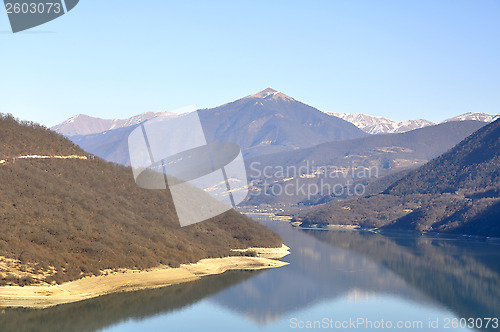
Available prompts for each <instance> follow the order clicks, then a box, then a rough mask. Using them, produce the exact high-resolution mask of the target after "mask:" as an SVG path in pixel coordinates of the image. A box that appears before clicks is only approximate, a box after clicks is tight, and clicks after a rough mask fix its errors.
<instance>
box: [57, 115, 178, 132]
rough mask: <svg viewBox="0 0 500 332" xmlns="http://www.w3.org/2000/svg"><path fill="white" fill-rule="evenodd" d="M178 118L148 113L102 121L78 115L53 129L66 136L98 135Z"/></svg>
mask: <svg viewBox="0 0 500 332" xmlns="http://www.w3.org/2000/svg"><path fill="white" fill-rule="evenodd" d="M160 115H162V116H167V117H176V116H178V114H176V113H172V112H146V113H141V114H139V115H136V116H133V117H130V118H127V119H101V118H97V117H92V116H89V115H85V114H77V115H75V116H73V117H71V118H69V119H68V120H66V121H64V122H62V123H60V124H58V125H56V126H54V127H52V128H51V129H52V130H54V131H56V132H58V133H60V134H62V135H65V136H76V135H89V134H97V133H101V132H104V131H108V130H112V129H117V128H123V127H128V126H133V125H136V124H139V123H141V122H144V121H146V120H149V119H152V118H155V117H157V116H160Z"/></svg>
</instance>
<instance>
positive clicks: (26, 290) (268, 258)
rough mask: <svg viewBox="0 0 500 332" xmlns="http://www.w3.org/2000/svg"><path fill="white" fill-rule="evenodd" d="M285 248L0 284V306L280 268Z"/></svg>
mask: <svg viewBox="0 0 500 332" xmlns="http://www.w3.org/2000/svg"><path fill="white" fill-rule="evenodd" d="M288 249H289V248H288V247H286V246H285V245H283V246H282V247H281V248H249V249H244V250H241V249H239V250H234V251H238V252H245V251H252V252H254V253H255V254H256V257H247V256H230V257H224V258H209V259H202V260H201V261H199V262H197V263H195V264H183V265H181V266H180V267H179V268H169V267H157V268H154V269H149V270H147V271H133V270H127V271H124V272H120V273H113V274H108V275H105V276H98V277H86V278H82V279H79V280H75V281H71V282H67V283H64V284H61V285H47V286H25V287H20V286H3V287H0V307H26V308H47V307H51V306H54V305H58V304H63V303H71V302H77V301H82V300H86V299H90V298H93V297H97V296H101V295H105V294H109V293H114V292H121V291H134V290H140V289H146V288H158V287H165V286H170V285H174V284H179V283H183V282H188V281H193V280H197V279H200V278H201V277H204V276H207V275H214V274H220V273H223V272H225V271H228V270H260V269H268V268H273V267H280V266H284V265H287V264H288V263H286V262H282V261H280V260H278V259H280V258H282V257H284V256H286V255H288V254H289V251H288Z"/></svg>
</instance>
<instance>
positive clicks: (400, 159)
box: [246, 121, 485, 206]
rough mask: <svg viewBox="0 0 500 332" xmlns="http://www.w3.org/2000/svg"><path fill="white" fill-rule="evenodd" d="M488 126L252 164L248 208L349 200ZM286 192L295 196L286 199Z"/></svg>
mask: <svg viewBox="0 0 500 332" xmlns="http://www.w3.org/2000/svg"><path fill="white" fill-rule="evenodd" d="M484 125H485V123H484V122H479V121H460V122H448V123H442V124H439V125H434V126H429V127H425V128H420V129H415V130H412V131H408V132H405V133H399V134H385V135H372V136H368V137H363V138H358V139H353V140H346V141H340V142H328V143H323V144H320V145H317V146H314V147H311V148H306V149H300V150H295V151H288V152H282V153H277V154H273V155H264V156H257V157H254V158H247V160H246V162H247V165H248V170H247V174H248V176H249V179H250V182H251V184H252V187H251V192H252V195H251V196H249V197H248V200H247V204H249V205H260V204H280V203H286V204H287V205H288V206H290V205H294V204H299V205H303V204H304V205H315V204H318V203H325V202H327V201H330V200H333V199H338V198H345V195H344V194H339V193H340V192H341V190H340V189H341V188H343V189H345V186H348V183H351V185H354V184H357V183H360V184H362V185H363V187H364V186H366V185H368V184H369V183H371V182H372V181H375V180H378V179H380V178H383V177H386V176H388V175H390V174H394V173H398V172H400V171H402V170H406V169H409V168H414V167H417V166H421V165H423V164H424V163H426V162H428V161H429V160H431V159H432V158H435V157H437V156H439V155H440V154H442V153H444V152H446V151H448V150H449V149H451V148H452V147H453V146H455V145H456V144H457V143H459V142H460V141H461V140H463V139H464V138H465V137H467V136H469V135H470V134H472V133H474V132H475V131H476V130H478V129H479V128H481V127H483V126H484ZM282 170H284V171H282ZM380 181H381V179H380V180H378V181H377V182H380ZM389 184H390V183H388V184H387V185H389ZM303 186H305V187H306V188H312V187H316V186H318V187H324V188H326V189H325V190H322V191H318V193H315V192H314V191H313V192H312V193H311V192H306V191H305V190H299V188H301V187H303ZM309 186H310V187H309ZM280 187H281V188H280ZM285 187H287V188H288V192H289V193H290V192H292V193H293V195H290V194H285V193H284V188H285ZM335 187H337V188H339V190H338V191H337V194H334V193H333V190H331V191H332V192H330V189H333V188H335ZM281 189H283V190H281ZM366 189H367V190H368V188H366ZM383 189H385V188H383ZM370 190H372V188H370ZM273 192H274V194H273ZM342 192H345V191H344V190H342Z"/></svg>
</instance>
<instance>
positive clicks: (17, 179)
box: [0, 115, 282, 285]
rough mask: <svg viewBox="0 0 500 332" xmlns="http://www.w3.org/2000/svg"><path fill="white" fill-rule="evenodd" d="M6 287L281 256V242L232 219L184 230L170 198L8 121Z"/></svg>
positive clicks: (0, 201)
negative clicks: (274, 251)
mask: <svg viewBox="0 0 500 332" xmlns="http://www.w3.org/2000/svg"><path fill="white" fill-rule="evenodd" d="M0 144H1V145H0V147H1V151H2V155H0V159H1V161H0V183H1V186H0V262H1V264H0V284H1V285H6V284H7V285H12V284H18V285H23V284H33V283H55V282H57V283H61V282H65V281H70V280H75V279H79V278H82V277H84V276H90V275H99V274H101V273H103V271H105V270H108V269H111V270H117V269H121V268H130V269H145V268H151V267H155V266H160V265H168V266H178V265H179V264H182V263H190V262H195V261H198V260H200V259H202V258H208V257H222V256H228V255H230V254H231V251H230V249H231V248H246V247H277V246H280V245H281V242H282V241H281V239H280V237H279V235H277V234H276V233H274V232H272V231H270V230H269V229H267V228H265V227H264V226H262V225H260V224H259V223H257V222H254V221H253V220H251V219H249V218H247V217H245V216H243V215H241V214H239V213H237V212H236V211H234V210H230V211H228V212H226V213H224V214H222V215H219V216H217V217H214V218H212V219H210V220H207V221H204V222H202V223H198V224H195V225H191V226H188V227H183V228H181V227H180V225H179V222H178V220H177V216H176V212H175V209H174V205H173V202H172V198H171V196H170V193H169V191H168V190H145V189H141V188H139V187H138V186H137V185H136V184H135V182H134V178H133V175H132V170H131V169H130V168H128V167H124V166H120V165H116V164H113V163H110V162H105V161H103V160H101V159H99V158H92V159H88V158H87V156H88V153H87V152H85V151H83V150H82V149H80V148H79V147H77V146H76V145H75V144H73V143H72V142H71V141H69V140H68V139H66V138H64V137H62V136H60V135H58V134H56V133H55V132H53V131H50V130H48V129H47V128H44V127H42V126H39V125H36V124H33V123H27V122H22V123H20V122H18V121H16V120H15V119H14V118H13V117H11V116H3V115H1V116H0Z"/></svg>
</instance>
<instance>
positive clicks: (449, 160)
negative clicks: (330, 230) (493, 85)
mask: <svg viewBox="0 0 500 332" xmlns="http://www.w3.org/2000/svg"><path fill="white" fill-rule="evenodd" d="M298 219H300V220H302V221H303V224H304V225H313V224H319V225H326V224H354V225H359V226H362V227H382V228H383V229H388V230H412V231H418V232H450V233H462V234H471V235H481V236H496V237H497V236H500V120H496V121H495V122H493V123H491V124H489V125H487V126H485V127H483V128H481V129H479V130H478V131H477V132H475V133H474V134H472V135H470V136H469V137H467V138H466V139H464V140H463V141H462V142H460V143H459V144H458V145H456V146H455V147H454V148H453V149H451V150H450V151H448V152H447V153H445V154H443V155H441V156H440V157H438V158H435V159H433V160H431V161H430V162H428V163H427V164H425V165H424V166H422V167H420V168H418V169H416V170H414V171H412V172H410V173H408V174H407V175H406V176H404V177H403V178H401V179H400V180H398V181H396V182H395V183H393V184H392V185H390V186H389V187H388V188H387V189H386V190H384V191H383V192H382V193H380V194H377V195H372V196H367V197H362V198H356V199H351V200H345V201H343V202H338V203H334V204H326V205H325V206H322V207H321V208H318V209H317V210H315V211H312V212H309V213H306V214H305V215H301V216H299V217H298Z"/></svg>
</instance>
